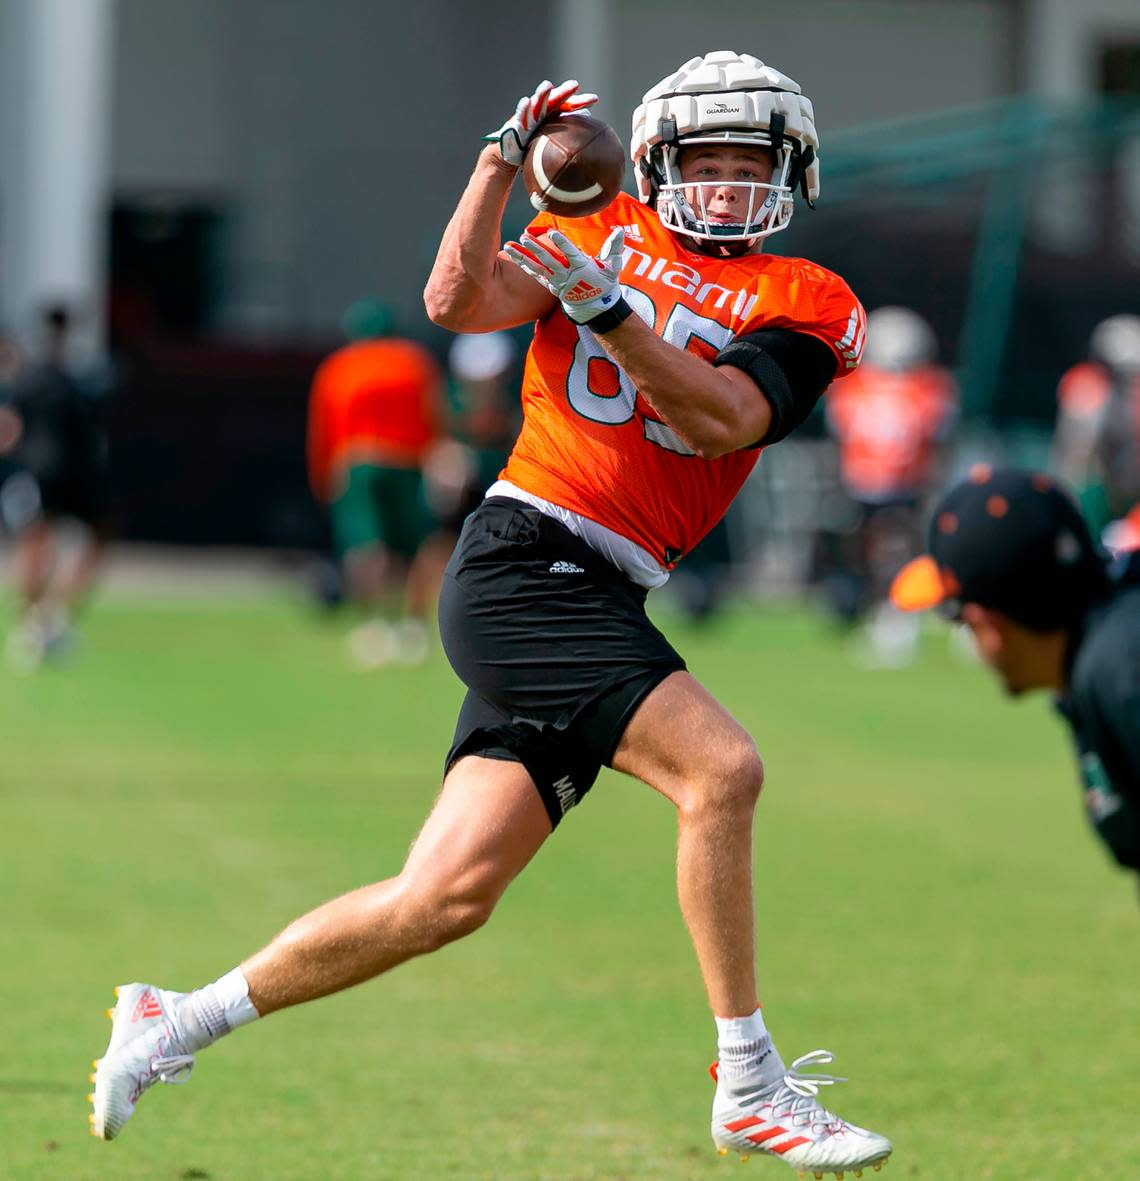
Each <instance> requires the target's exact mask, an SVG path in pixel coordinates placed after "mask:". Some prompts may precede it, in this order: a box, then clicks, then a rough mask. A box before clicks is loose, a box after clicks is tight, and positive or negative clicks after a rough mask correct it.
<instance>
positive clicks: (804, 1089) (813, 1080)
mask: <svg viewBox="0 0 1140 1181" xmlns="http://www.w3.org/2000/svg"><path fill="white" fill-rule="evenodd" d="M834 1061H835V1055H834V1054H832V1053H831V1051H830V1050H812V1051H811V1053H810V1054H802V1055H801V1056H800V1057H799V1058H797V1059H796V1060H795V1061H794V1062H793V1063H792V1065H791V1066H790V1067H789V1068H788V1069H787V1070H786V1071H785V1072H784V1081H783V1084H782V1085H781V1086H780V1088H779V1090H777V1092H776V1094H775V1096H774V1097H773V1099H772V1105H773V1106H774V1107H782V1106H783V1105H784V1104H787V1107H786V1108H785V1109H784V1110H783V1111H781V1112H779V1114H780V1115H781V1116H783V1115H790V1116H792V1118H793V1122H794V1123H797V1124H800V1125H808V1124H810V1125H811V1126H812V1127H813V1128H814V1127H817V1126H819V1125H822V1126H824V1127H826V1129H827V1130H828V1131H829V1132H835V1131H839V1130H840V1129H842V1128H843V1127H845V1126H846V1125H845V1123H844V1121H843V1120H842V1119H841V1118H840V1117H839V1116H837V1115H836V1114H835V1113H834V1112H831V1111H828V1110H827V1108H826V1107H824V1106H823V1105H822V1104H821V1103H820V1102H819V1099H818V1095H819V1088H820V1087H830V1086H832V1085H833V1084H834V1083H845V1082H846V1081H847V1079H845V1078H843V1077H841V1076H839V1075H834V1074H809V1073H808V1072H807V1071H806V1070H803V1069H801V1068H802V1067H805V1066H816V1065H820V1066H826V1065H827V1063H829V1062H834Z"/></svg>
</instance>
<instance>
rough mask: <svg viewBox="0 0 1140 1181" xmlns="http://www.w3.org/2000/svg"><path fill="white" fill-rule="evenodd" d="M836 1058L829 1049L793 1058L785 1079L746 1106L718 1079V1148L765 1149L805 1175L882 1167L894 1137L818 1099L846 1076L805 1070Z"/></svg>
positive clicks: (715, 1137)
mask: <svg viewBox="0 0 1140 1181" xmlns="http://www.w3.org/2000/svg"><path fill="white" fill-rule="evenodd" d="M831 1061H832V1055H831V1054H830V1053H829V1052H828V1051H827V1050H813V1051H812V1052H811V1053H810V1054H804V1055H803V1057H802V1058H797V1059H796V1060H795V1061H794V1062H793V1063H792V1065H791V1067H790V1069H789V1070H788V1071H787V1073H786V1074H785V1075H784V1078H783V1081H782V1082H780V1083H778V1084H777V1085H776V1086H774V1087H772V1088H770V1089H769V1090H767V1091H762V1092H760V1093H759V1094H757V1095H756V1096H755V1097H754V1098H751V1099H749V1100H747V1101H746V1102H745V1103H744V1104H743V1105H742V1104H741V1103H739V1102H738V1101H737V1100H736V1099H734V1098H732V1097H731V1096H730V1095H729V1094H728V1092H727V1090H726V1089H725V1088H724V1087H723V1086H722V1085H721V1084H720V1082H719V1081H718V1083H717V1089H716V1097H715V1099H714V1100H713V1119H712V1137H713V1143H714V1144H715V1145H716V1147H717V1149H718V1151H720V1152H721V1153H722V1154H723V1153H724V1152H726V1151H733V1152H739V1153H753V1152H765V1153H768V1155H770V1156H777V1157H779V1158H780V1159H781V1160H783V1161H785V1162H786V1163H787V1164H789V1165H791V1166H792V1168H793V1169H796V1170H797V1171H799V1172H800V1175H801V1176H802V1175H803V1173H804V1172H806V1171H808V1170H811V1171H812V1172H813V1173H814V1174H815V1176H816V1177H817V1178H819V1177H821V1176H822V1175H823V1173H824V1172H825V1171H826V1172H829V1173H835V1174H836V1176H837V1177H842V1175H843V1172H844V1170H847V1169H858V1170H862V1169H864V1168H866V1167H867V1166H868V1165H870V1166H872V1167H873V1168H874V1169H875V1170H876V1171H878V1170H879V1169H881V1168H882V1167H883V1165H884V1164H885V1163H886V1159H887V1157H888V1156H890V1154H891V1147H892V1145H891V1142H890V1141H889V1140H887V1139H886V1138H885V1137H883V1136H880V1135H879V1134H878V1133H877V1132H869V1131H868V1130H867V1129H866V1128H859V1127H856V1126H855V1124H849V1123H848V1122H847V1121H846V1120H845V1119H841V1118H840V1117H839V1116H837V1115H835V1114H834V1113H833V1112H830V1111H828V1110H827V1109H826V1108H825V1107H823V1106H822V1105H821V1104H820V1102H819V1100H818V1098H817V1095H818V1094H819V1088H820V1087H821V1086H830V1085H831V1084H832V1083H838V1082H844V1081H845V1080H844V1079H839V1078H835V1077H834V1076H833V1075H829V1074H805V1073H803V1071H802V1070H801V1069H800V1068H801V1067H804V1066H814V1065H816V1064H817V1063H818V1064H824V1063H828V1062H831ZM713 1077H714V1078H715V1077H716V1075H715V1073H714V1075H713ZM856 1175H858V1174H856Z"/></svg>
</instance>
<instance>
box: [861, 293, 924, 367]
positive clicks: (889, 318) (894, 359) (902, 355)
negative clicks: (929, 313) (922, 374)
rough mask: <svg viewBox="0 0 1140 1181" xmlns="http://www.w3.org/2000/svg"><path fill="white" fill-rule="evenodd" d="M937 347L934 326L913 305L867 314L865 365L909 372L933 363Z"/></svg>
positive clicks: (877, 310)
mask: <svg viewBox="0 0 1140 1181" xmlns="http://www.w3.org/2000/svg"><path fill="white" fill-rule="evenodd" d="M937 351H938V345H937V342H936V341H935V339H934V331H933V329H932V328H931V327H930V325H929V324H928V323H927V322H926V321H925V320H924V319H923V318H922V317H921V316H920V315H919V314H918V313H917V312H912V311H911V310H910V308H898V307H882V308H876V309H875V310H874V311H873V312H871V313H870V314H869V315H868V316H867V344H866V346H865V347H864V349H863V364H864V365H870V366H872V367H873V368H875V369H884V370H886V371H887V372H888V373H906V372H908V371H909V370H911V369H917V368H918V367H919V366H920V365H930V364H932V363H933V361H934V358H935V355H936V353H937Z"/></svg>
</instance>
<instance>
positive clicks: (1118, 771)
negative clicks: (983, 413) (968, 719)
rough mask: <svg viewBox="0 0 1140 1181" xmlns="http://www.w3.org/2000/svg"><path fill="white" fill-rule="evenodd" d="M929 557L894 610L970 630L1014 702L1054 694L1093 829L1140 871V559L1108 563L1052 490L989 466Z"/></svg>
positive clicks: (901, 580) (905, 577) (958, 498)
mask: <svg viewBox="0 0 1140 1181" xmlns="http://www.w3.org/2000/svg"><path fill="white" fill-rule="evenodd" d="M929 551H930V552H929V554H928V555H926V556H924V557H921V558H916V559H915V560H914V561H913V562H911V563H910V564H909V565H907V566H906V567H904V569H903V570H902V571H901V573H900V574H899V575H898V577H897V578H896V579H895V583H894V586H893V587H892V589H891V598H892V600H893V601H894V603H895V605H896V606H898V607H901V608H903V609H904V610H912V611H913V610H920V609H922V608H925V607H933V606H936V605H938V606H939V607H940V609H941V610H942V612H943V614H945V615H947V616H948V617H950V618H951V619H955V620H960V621H961V622H963V623H965V624H967V625H968V626H969V628H970V630H971V631H972V632H973V634H974V638H975V640H976V641H977V647H978V651H979V652H980V654H981V656H982V659H983V660H984V661H985V662H986V663H987V664H988V665H989V666H990V667H991V668H992V669H993V670H994V671H995V672H996V673H997V674H998V676H999V677H1000V678H1001V680H1002V682H1003V683H1004V685H1005V688H1006V690H1007V691H1008V692H1009V693H1011V694H1014V695H1017V694H1021V693H1024V692H1026V691H1027V690H1031V689H1052V690H1053V691H1054V692H1055V693H1056V694H1057V701H1056V704H1057V709H1058V710H1059V712H1060V713H1061V715H1062V716H1063V717H1064V718H1065V719H1066V720H1067V721H1068V723H1069V725H1070V727H1071V728H1072V732H1073V736H1074V739H1075V741H1076V747H1077V757H1078V760H1079V764H1080V773H1081V778H1082V780H1083V781H1084V787H1085V805H1086V808H1087V811H1088V815H1089V819H1090V820H1091V821H1092V824H1093V827H1094V828H1095V829H1096V831H1097V833H1098V834H1099V836H1100V837H1101V839H1102V840H1103V841H1104V842H1105V844H1106V845H1107V846H1108V847H1109V849H1110V850H1111V852H1112V855H1113V857H1115V858H1116V860H1117V861H1118V862H1119V863H1120V864H1121V865H1123V866H1125V867H1127V868H1129V869H1132V870H1137V871H1140V554H1133V555H1132V556H1131V560H1130V561H1128V560H1124V559H1118V560H1117V561H1116V562H1115V563H1110V562H1109V561H1108V560H1107V559H1106V558H1105V556H1104V555H1103V554H1102V553H1101V552H1100V551H1099V550H1098V549H1097V547H1096V545H1095V544H1094V543H1093V540H1092V538H1091V537H1090V536H1089V532H1088V529H1087V527H1086V526H1085V523H1084V521H1083V519H1082V518H1081V515H1080V513H1079V511H1078V510H1077V508H1076V507H1075V505H1074V504H1073V502H1072V501H1071V500H1070V499H1069V498H1068V496H1066V495H1065V494H1064V493H1063V492H1062V491H1061V490H1060V489H1059V488H1058V486H1057V485H1056V484H1055V483H1054V481H1053V480H1052V479H1051V478H1050V477H1049V476H1045V475H1040V474H1035V473H1031V472H1023V471H1012V470H1007V471H1000V470H999V471H994V470H991V469H990V468H989V467H988V466H986V465H979V466H977V467H976V468H974V469H973V470H972V471H971V473H970V475H969V477H968V478H967V479H965V480H963V481H962V482H961V483H960V484H958V485H957V486H956V487H954V488H952V489H951V490H950V492H949V493H947V495H946V496H945V497H944V498H943V500H942V502H941V503H940V504H939V505H938V507H937V508H936V509H935V511H934V517H933V519H932V520H931V523H930V544H929Z"/></svg>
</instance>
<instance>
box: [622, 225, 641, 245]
mask: <svg viewBox="0 0 1140 1181" xmlns="http://www.w3.org/2000/svg"><path fill="white" fill-rule="evenodd" d="M622 229H623V230H625V240H626V241H627V242H644V241H645V239H644V238H643V237H642V236H641V226H639V225H632V226H622Z"/></svg>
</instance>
